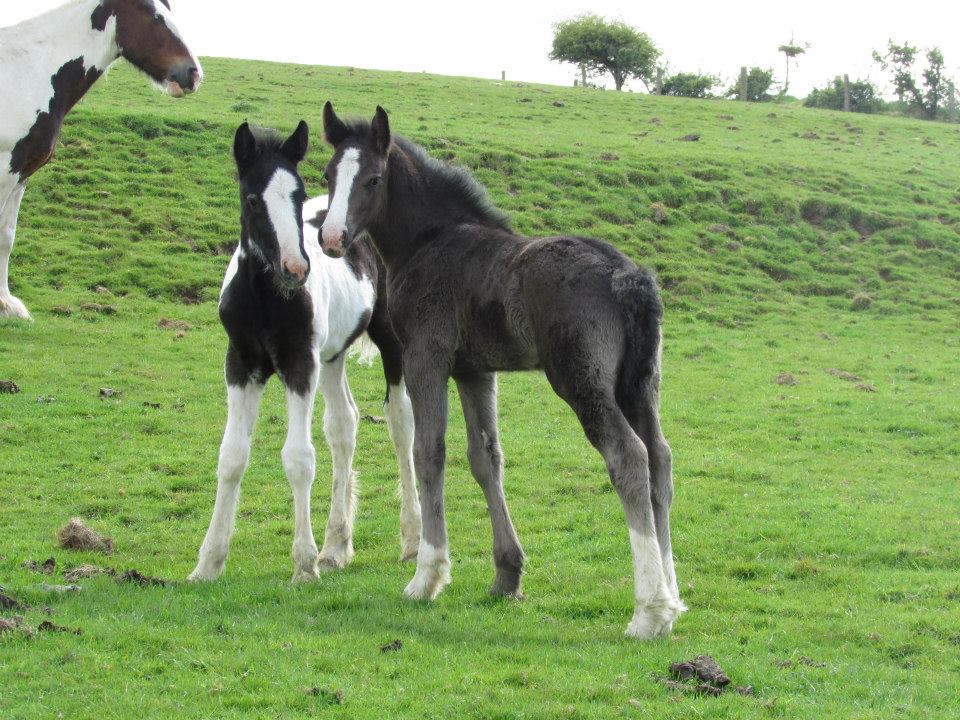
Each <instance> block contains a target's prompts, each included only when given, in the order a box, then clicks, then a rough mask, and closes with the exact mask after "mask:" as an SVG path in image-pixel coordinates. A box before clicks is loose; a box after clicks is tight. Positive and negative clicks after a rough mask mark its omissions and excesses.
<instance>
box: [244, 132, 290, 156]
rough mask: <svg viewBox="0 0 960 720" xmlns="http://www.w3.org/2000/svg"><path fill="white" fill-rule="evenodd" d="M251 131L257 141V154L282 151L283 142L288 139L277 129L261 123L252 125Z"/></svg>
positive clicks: (262, 154)
mask: <svg viewBox="0 0 960 720" xmlns="http://www.w3.org/2000/svg"><path fill="white" fill-rule="evenodd" d="M249 127H250V132H251V134H252V135H253V139H254V140H255V141H256V146H257V156H258V157H263V156H264V155H271V154H273V153H276V152H280V148H281V147H283V143H284V141H285V140H286V138H285V137H283V136H282V135H281V134H280V133H279V132H278V131H277V130H274V129H273V128H268V127H260V126H259V125H250V126H249Z"/></svg>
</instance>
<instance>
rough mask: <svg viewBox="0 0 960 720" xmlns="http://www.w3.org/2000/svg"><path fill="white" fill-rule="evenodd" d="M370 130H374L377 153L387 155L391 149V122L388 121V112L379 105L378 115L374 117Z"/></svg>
mask: <svg viewBox="0 0 960 720" xmlns="http://www.w3.org/2000/svg"><path fill="white" fill-rule="evenodd" d="M370 129H371V130H373V138H374V140H375V141H376V143H377V151H378V152H379V153H380V154H381V155H386V154H387V151H388V150H389V149H390V120H389V119H387V111H386V110H384V109H383V108H382V107H380V106H379V105H377V113H376V115H374V116H373V122H372V123H370Z"/></svg>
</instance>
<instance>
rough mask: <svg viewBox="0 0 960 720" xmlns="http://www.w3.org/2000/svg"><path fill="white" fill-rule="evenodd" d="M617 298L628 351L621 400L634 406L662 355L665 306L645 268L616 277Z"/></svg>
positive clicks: (619, 391) (619, 389)
mask: <svg viewBox="0 0 960 720" xmlns="http://www.w3.org/2000/svg"><path fill="white" fill-rule="evenodd" d="M610 289H611V291H612V292H613V296H614V298H615V299H616V301H617V304H618V305H619V306H620V311H621V313H623V323H624V328H625V330H626V338H627V347H626V351H625V352H624V356H623V360H622V363H621V366H620V377H619V379H618V381H617V397H618V399H619V400H620V401H621V402H625V403H627V404H628V405H633V404H634V401H636V400H637V399H639V397H638V396H639V395H640V394H641V393H642V392H643V386H644V384H645V382H646V380H648V379H649V378H650V377H651V376H652V375H653V374H654V373H655V372H657V370H658V369H659V368H658V367H657V365H658V362H659V354H660V322H661V320H662V319H663V302H662V301H661V300H660V289H659V288H658V287H657V281H656V280H655V279H654V278H653V275H651V274H650V273H649V272H648V271H647V270H645V269H643V268H635V267H631V268H624V269H623V270H618V271H617V272H615V273H614V274H613V278H612V280H611V283H610Z"/></svg>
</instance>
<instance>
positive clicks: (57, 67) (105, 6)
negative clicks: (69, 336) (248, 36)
mask: <svg viewBox="0 0 960 720" xmlns="http://www.w3.org/2000/svg"><path fill="white" fill-rule="evenodd" d="M121 57H123V58H126V59H127V60H129V61H130V62H131V63H132V64H133V65H134V66H135V67H137V68H139V69H140V70H141V71H143V72H144V73H145V74H146V75H147V76H148V77H150V78H151V79H152V80H153V81H154V82H155V83H156V84H157V85H158V86H159V87H161V88H162V89H163V90H164V91H165V92H166V93H167V94H169V95H172V96H174V97H181V96H183V95H185V94H186V93H190V92H193V91H194V90H196V89H197V87H198V86H199V85H200V82H201V80H202V79H203V72H202V70H201V68H200V63H199V62H198V61H197V58H196V57H195V56H194V55H193V54H192V53H191V52H190V50H189V49H188V48H187V46H186V44H185V43H184V41H183V39H182V38H181V37H180V34H179V33H178V31H177V28H176V26H175V25H174V23H173V20H172V18H171V15H170V6H169V5H168V3H167V0H73V1H72V2H68V3H67V4H65V5H63V6H62V7H60V8H57V9H56V10H52V11H51V12H48V13H46V14H44V15H40V16H38V17H35V18H33V19H31V20H27V21H25V22H22V23H20V24H19V25H14V26H13V27H7V28H0V107H2V108H3V109H2V111H0V317H17V318H23V319H30V313H29V312H28V311H27V308H26V307H25V306H24V304H23V303H22V302H21V301H20V300H19V299H17V298H15V297H14V296H13V295H12V294H11V293H10V287H9V285H8V266H9V259H10V252H11V250H12V249H13V240H14V237H15V235H16V230H17V216H18V215H19V213H20V201H21V199H22V198H23V191H24V189H25V188H26V185H27V180H28V179H29V178H30V176H31V175H33V173H35V172H36V171H37V170H39V169H40V168H41V167H43V166H44V165H45V164H46V163H47V162H48V161H49V160H50V158H51V157H52V156H53V153H54V150H55V149H56V146H57V140H58V138H59V137H60V128H61V127H62V125H63V119H64V117H65V116H66V114H67V113H68V112H69V111H70V109H71V108H73V106H74V105H76V104H77V102H79V100H80V98H82V97H83V96H84V94H85V93H86V92H87V91H88V90H89V89H90V88H91V86H92V85H93V84H94V83H95V82H96V81H97V80H98V79H99V78H100V76H101V75H103V74H104V73H105V72H106V71H107V69H108V68H109V67H110V66H111V65H112V64H113V63H114V62H115V61H116V60H117V59H119V58H121Z"/></svg>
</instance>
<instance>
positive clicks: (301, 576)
mask: <svg viewBox="0 0 960 720" xmlns="http://www.w3.org/2000/svg"><path fill="white" fill-rule="evenodd" d="M319 579H320V573H319V572H318V570H317V568H316V567H313V568H310V569H309V570H304V569H303V568H298V569H296V570H294V571H293V578H291V580H290V584H292V585H302V584H304V583H309V582H314V581H316V580H319Z"/></svg>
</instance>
